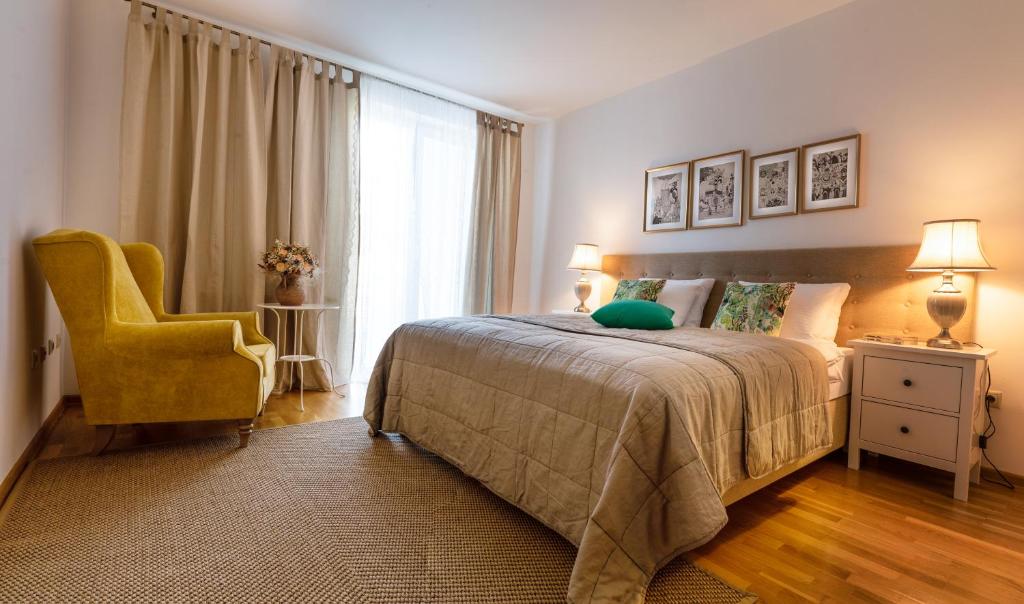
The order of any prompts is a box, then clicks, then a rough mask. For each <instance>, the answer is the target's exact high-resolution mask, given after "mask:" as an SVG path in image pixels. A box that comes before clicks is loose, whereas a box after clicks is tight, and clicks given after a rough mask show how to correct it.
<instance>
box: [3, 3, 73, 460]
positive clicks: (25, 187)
mask: <svg viewBox="0 0 1024 604" xmlns="http://www.w3.org/2000/svg"><path fill="white" fill-rule="evenodd" d="M67 17H68V4H67V1H66V0H36V1H34V2H15V3H9V4H6V5H5V6H4V16H3V19H2V21H0V47H2V49H3V50H2V53H0V54H2V56H3V57H4V60H3V66H2V67H0V72H2V74H0V79H2V81H3V82H4V94H3V96H2V97H0V116H2V117H0V122H2V130H0V131H2V132H3V136H2V137H0V191H3V202H2V209H3V218H2V219H0V284H3V289H2V292H3V293H2V294H0V295H2V299H0V384H3V388H4V392H3V396H2V397H0V476H3V475H6V474H7V472H8V471H10V469H11V467H12V466H13V465H14V462H15V461H16V460H17V459H18V457H19V456H20V455H21V453H22V452H23V451H24V450H25V447H26V446H27V445H28V444H29V441H30V440H31V439H32V437H33V435H35V433H36V431H37V430H38V429H39V427H40V425H41V423H42V421H43V420H44V419H45V418H46V415H47V414H48V413H49V412H50V410H51V409H53V406H54V405H55V404H56V403H57V401H58V400H59V399H60V396H61V392H60V355H59V354H57V355H54V356H52V357H50V359H48V360H47V361H46V362H45V363H44V364H43V365H42V367H40V368H38V369H32V368H31V365H30V356H29V355H30V351H31V349H32V348H34V347H36V346H41V345H45V344H46V341H47V340H48V339H50V338H55V337H56V336H58V335H59V334H60V331H61V323H60V315H59V313H58V312H57V308H56V305H55V304H54V302H53V298H52V297H51V296H50V295H49V293H48V291H47V289H46V285H45V282H44V281H43V278H42V275H41V273H40V270H39V266H38V264H37V263H36V260H35V256H34V254H33V252H32V246H31V240H32V238H33V237H35V236H37V235H41V234H43V233H46V232H48V231H50V230H52V229H55V228H58V227H60V225H61V203H62V201H61V200H62V197H61V196H62V189H63V182H64V150H65V145H64V140H65V139H64V124H65V121H64V94H65V82H66V77H67V74H66V70H65V65H66V54H67V44H66V42H65V39H66V35H67Z"/></svg>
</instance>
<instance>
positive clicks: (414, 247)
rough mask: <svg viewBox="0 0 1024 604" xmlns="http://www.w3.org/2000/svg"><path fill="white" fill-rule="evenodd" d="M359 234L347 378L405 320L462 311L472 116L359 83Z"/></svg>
mask: <svg viewBox="0 0 1024 604" xmlns="http://www.w3.org/2000/svg"><path fill="white" fill-rule="evenodd" d="M360 107H361V117H360V122H361V124H360V148H359V164H360V181H361V182H360V197H361V204H360V212H361V214H360V237H359V287H358V292H357V294H356V297H357V301H356V321H355V325H356V327H355V355H354V356H355V361H354V367H353V375H352V380H353V381H355V382H365V381H366V379H367V378H368V377H369V375H370V372H371V371H372V369H373V363H374V361H375V360H376V358H377V353H378V352H379V351H380V349H381V347H382V346H383V345H384V342H385V340H387V338H388V336H389V335H391V332H392V331H394V329H395V328H396V327H398V326H399V325H401V324H402V323H405V322H408V321H415V320H418V319H426V318H431V317H443V316H453V315H459V314H462V313H463V310H464V292H465V288H466V285H467V284H466V275H467V262H468V259H469V258H468V257H469V253H468V252H469V248H470V241H469V237H470V232H471V228H472V226H471V223H472V215H473V214H472V206H473V176H474V166H475V162H476V138H477V131H476V127H477V126H476V112H474V111H473V110H471V109H468V108H465V107H462V106H459V105H456V104H454V103H449V102H447V101H443V100H440V99H437V98H435V97H432V96H429V95H426V94H422V93H419V92H416V91H414V90H410V89H408V88H404V87H401V86H397V85H394V84H390V83H388V82H385V81H382V80H378V79H374V78H371V77H368V76H364V77H363V78H362V80H361V82H360Z"/></svg>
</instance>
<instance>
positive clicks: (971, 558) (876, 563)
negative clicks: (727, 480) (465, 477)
mask: <svg viewBox="0 0 1024 604" xmlns="http://www.w3.org/2000/svg"><path fill="white" fill-rule="evenodd" d="M347 394H349V396H347V397H346V398H341V397H339V396H337V395H334V394H332V393H307V394H306V399H305V403H306V410H305V412H300V411H299V408H298V397H297V395H295V394H288V395H285V396H275V397H272V398H271V400H270V403H269V405H268V408H267V410H266V412H265V413H264V415H263V416H262V417H261V418H259V420H258V421H257V423H256V427H257V429H266V428H274V427H279V426H283V425H289V424H298V423H304V422H312V421H321V420H328V419H337V418H341V417H352V416H358V415H361V414H362V406H363V405H362V400H363V396H364V393H363V392H359V391H356V392H349V393H347ZM235 431H236V428H235V426H234V425H230V424H217V423H212V424H209V423H208V424H180V425H167V426H145V427H132V426H127V427H122V428H120V429H119V430H118V434H117V436H116V437H115V439H114V442H113V443H112V444H111V447H110V450H116V449H122V448H126V447H134V446H143V445H147V444H151V443H156V442H162V441H168V440H178V439H189V438H197V437H203V436H207V435H212V434H225V433H234V432H235ZM91 446H92V429H91V428H90V427H88V426H87V425H85V422H84V418H83V416H82V411H81V408H78V407H71V408H69V409H68V410H67V411H66V413H65V414H64V417H63V418H62V419H61V421H60V422H59V424H58V425H57V427H56V429H55V430H54V432H53V434H52V435H51V437H50V440H49V442H48V443H47V444H46V446H45V447H44V449H43V451H42V453H41V454H40V458H54V457H66V456H72V455H82V454H86V453H88V451H89V449H90V447H91ZM250 446H256V447H258V446H259V434H258V433H256V434H253V436H252V443H251V444H250ZM952 491H953V479H952V475H951V474H945V473H943V472H939V471H936V470H930V469H927V468H922V467H919V466H915V465H912V464H909V463H905V462H901V461H898V460H893V459H889V458H879V457H868V458H866V459H865V463H864V464H863V466H862V470H861V471H860V472H853V471H850V470H847V469H846V465H845V459H844V456H843V455H842V454H841V453H837V454H833V455H832V456H829V457H826V458H825V459H823V460H821V461H818V462H816V463H814V464H811V466H809V467H807V468H805V469H803V470H801V471H799V472H797V473H795V474H793V475H791V476H789V477H786V478H784V479H783V480H781V481H779V482H778V483H776V484H774V485H771V486H769V487H768V488H766V489H764V490H762V491H760V492H758V493H755V494H754V495H751V496H750V497H748V498H746V499H744V500H742V501H739V502H737V503H735V504H733V505H732V506H730V507H729V524H728V525H727V526H726V527H725V529H724V530H723V531H722V532H721V533H720V534H719V535H718V536H717V537H716V538H715V539H714V540H713V541H711V542H710V543H708V544H707V545H705V546H703V547H701V548H700V549H698V550H696V551H695V552H692V553H691V554H690V556H691V558H692V559H693V560H695V561H696V563H697V564H699V565H700V566H703V567H704V568H707V569H708V570H711V571H712V572H714V573H716V574H718V575H719V576H720V577H722V578H724V579H726V580H727V581H729V582H730V583H732V584H734V585H736V586H738V587H741V588H744V589H747V590H750V591H753V592H755V593H757V594H758V595H760V596H761V598H762V600H763V601H764V602H768V603H772V602H927V603H939V602H1024V493H1021V492H1020V491H1009V490H1007V489H1005V488H1003V487H1000V486H997V485H994V484H990V483H986V482H983V483H982V484H981V485H977V486H972V487H971V500H970V502H968V503H963V502H959V501H954V500H953V499H952V497H951V496H950V495H951V493H952Z"/></svg>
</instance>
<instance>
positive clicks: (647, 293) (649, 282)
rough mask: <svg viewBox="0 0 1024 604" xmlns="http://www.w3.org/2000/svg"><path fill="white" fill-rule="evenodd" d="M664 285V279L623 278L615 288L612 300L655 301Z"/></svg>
mask: <svg viewBox="0 0 1024 604" xmlns="http://www.w3.org/2000/svg"><path fill="white" fill-rule="evenodd" d="M663 287H665V280H664V279H623V280H622V281H619V286H618V287H617V288H615V295H614V296H612V302H617V301H618V300H647V301H648V302H657V301H658V294H660V293H661V290H662V288H663Z"/></svg>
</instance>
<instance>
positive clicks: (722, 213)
mask: <svg viewBox="0 0 1024 604" xmlns="http://www.w3.org/2000/svg"><path fill="white" fill-rule="evenodd" d="M746 161H747V152H746V151H733V152H731V153H723V154H722V155H715V156H713V157H705V158H702V159H695V160H693V161H692V162H690V163H691V164H692V166H691V168H690V178H691V180H692V184H691V185H690V208H689V215H690V228H693V229H706V228H711V227H724V226H740V225H741V224H743V168H744V165H745V164H746Z"/></svg>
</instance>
